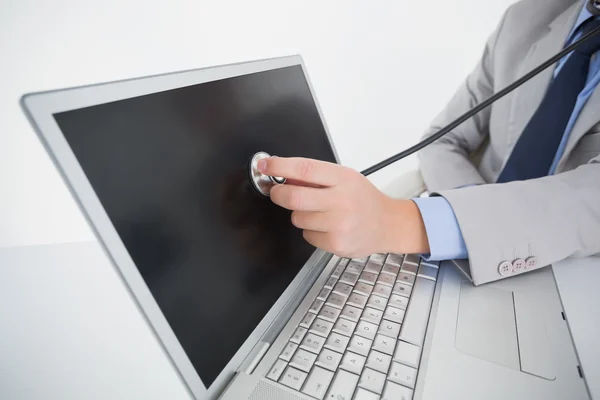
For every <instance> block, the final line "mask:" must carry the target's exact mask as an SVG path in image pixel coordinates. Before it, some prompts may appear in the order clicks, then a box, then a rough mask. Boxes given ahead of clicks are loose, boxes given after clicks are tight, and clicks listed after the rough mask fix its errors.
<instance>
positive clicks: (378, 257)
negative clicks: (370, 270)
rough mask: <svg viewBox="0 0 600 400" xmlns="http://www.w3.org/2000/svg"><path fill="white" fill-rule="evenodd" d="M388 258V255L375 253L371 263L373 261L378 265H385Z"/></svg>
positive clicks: (370, 259)
mask: <svg viewBox="0 0 600 400" xmlns="http://www.w3.org/2000/svg"><path fill="white" fill-rule="evenodd" d="M386 257H387V254H383V253H375V254H372V255H371V257H369V261H373V262H375V263H377V264H383V263H384V262H385V258H386Z"/></svg>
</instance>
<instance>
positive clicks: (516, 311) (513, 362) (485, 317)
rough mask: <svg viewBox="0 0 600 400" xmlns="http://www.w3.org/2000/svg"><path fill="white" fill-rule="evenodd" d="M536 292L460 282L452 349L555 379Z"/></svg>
mask: <svg viewBox="0 0 600 400" xmlns="http://www.w3.org/2000/svg"><path fill="white" fill-rule="evenodd" d="M535 292H536V291H533V293H528V292H525V291H515V292H513V291H509V290H503V289H499V288H496V287H493V286H479V287H475V286H473V285H472V284H471V283H470V282H467V281H463V282H462V284H461V289H460V301H459V308H458V321H457V327H456V338H455V347H456V348H457V349H458V350H459V351H461V352H463V353H465V354H469V355H471V356H473V357H477V358H480V359H483V360H487V361H490V362H493V363H496V364H499V365H503V366H505V367H508V368H512V369H515V370H520V371H522V372H526V373H529V374H532V375H535V376H538V377H541V378H545V379H554V378H555V376H556V373H555V369H554V364H553V361H552V359H551V352H550V346H549V342H548V337H547V334H546V324H545V321H544V312H543V307H541V305H539V304H538V303H537V302H536V293H535ZM537 298H539V297H537Z"/></svg>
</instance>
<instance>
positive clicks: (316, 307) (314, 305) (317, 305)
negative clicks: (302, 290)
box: [308, 300, 323, 314]
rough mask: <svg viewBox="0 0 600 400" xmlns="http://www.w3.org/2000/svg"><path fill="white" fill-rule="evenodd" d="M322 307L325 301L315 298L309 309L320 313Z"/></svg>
mask: <svg viewBox="0 0 600 400" xmlns="http://www.w3.org/2000/svg"><path fill="white" fill-rule="evenodd" d="M321 307H323V302H322V301H321V300H315V301H313V303H312V305H311V306H310V308H309V309H308V311H310V312H312V313H315V314H318V313H319V310H321Z"/></svg>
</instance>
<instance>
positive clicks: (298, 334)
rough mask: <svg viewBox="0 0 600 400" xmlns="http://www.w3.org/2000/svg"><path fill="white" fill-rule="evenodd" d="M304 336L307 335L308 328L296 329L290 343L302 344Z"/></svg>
mask: <svg viewBox="0 0 600 400" xmlns="http://www.w3.org/2000/svg"><path fill="white" fill-rule="evenodd" d="M313 315H314V314H313ZM304 335H306V328H304V327H302V326H300V327H298V328H297V329H296V331H295V332H294V334H293V335H292V338H291V339H290V342H292V343H297V344H300V342H301V341H302V339H303V338H304Z"/></svg>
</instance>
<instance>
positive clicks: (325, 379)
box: [302, 367, 333, 399]
mask: <svg viewBox="0 0 600 400" xmlns="http://www.w3.org/2000/svg"><path fill="white" fill-rule="evenodd" d="M332 378H333V372H331V371H327V370H326V369H323V368H319V367H315V368H314V369H313V370H312V372H311V373H310V375H308V379H307V380H306V383H305V384H304V387H303V388H302V392H303V393H305V394H307V395H309V396H312V397H316V398H317V399H323V397H325V393H326V392H327V388H328V387H329V383H330V382H331V379H332Z"/></svg>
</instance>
